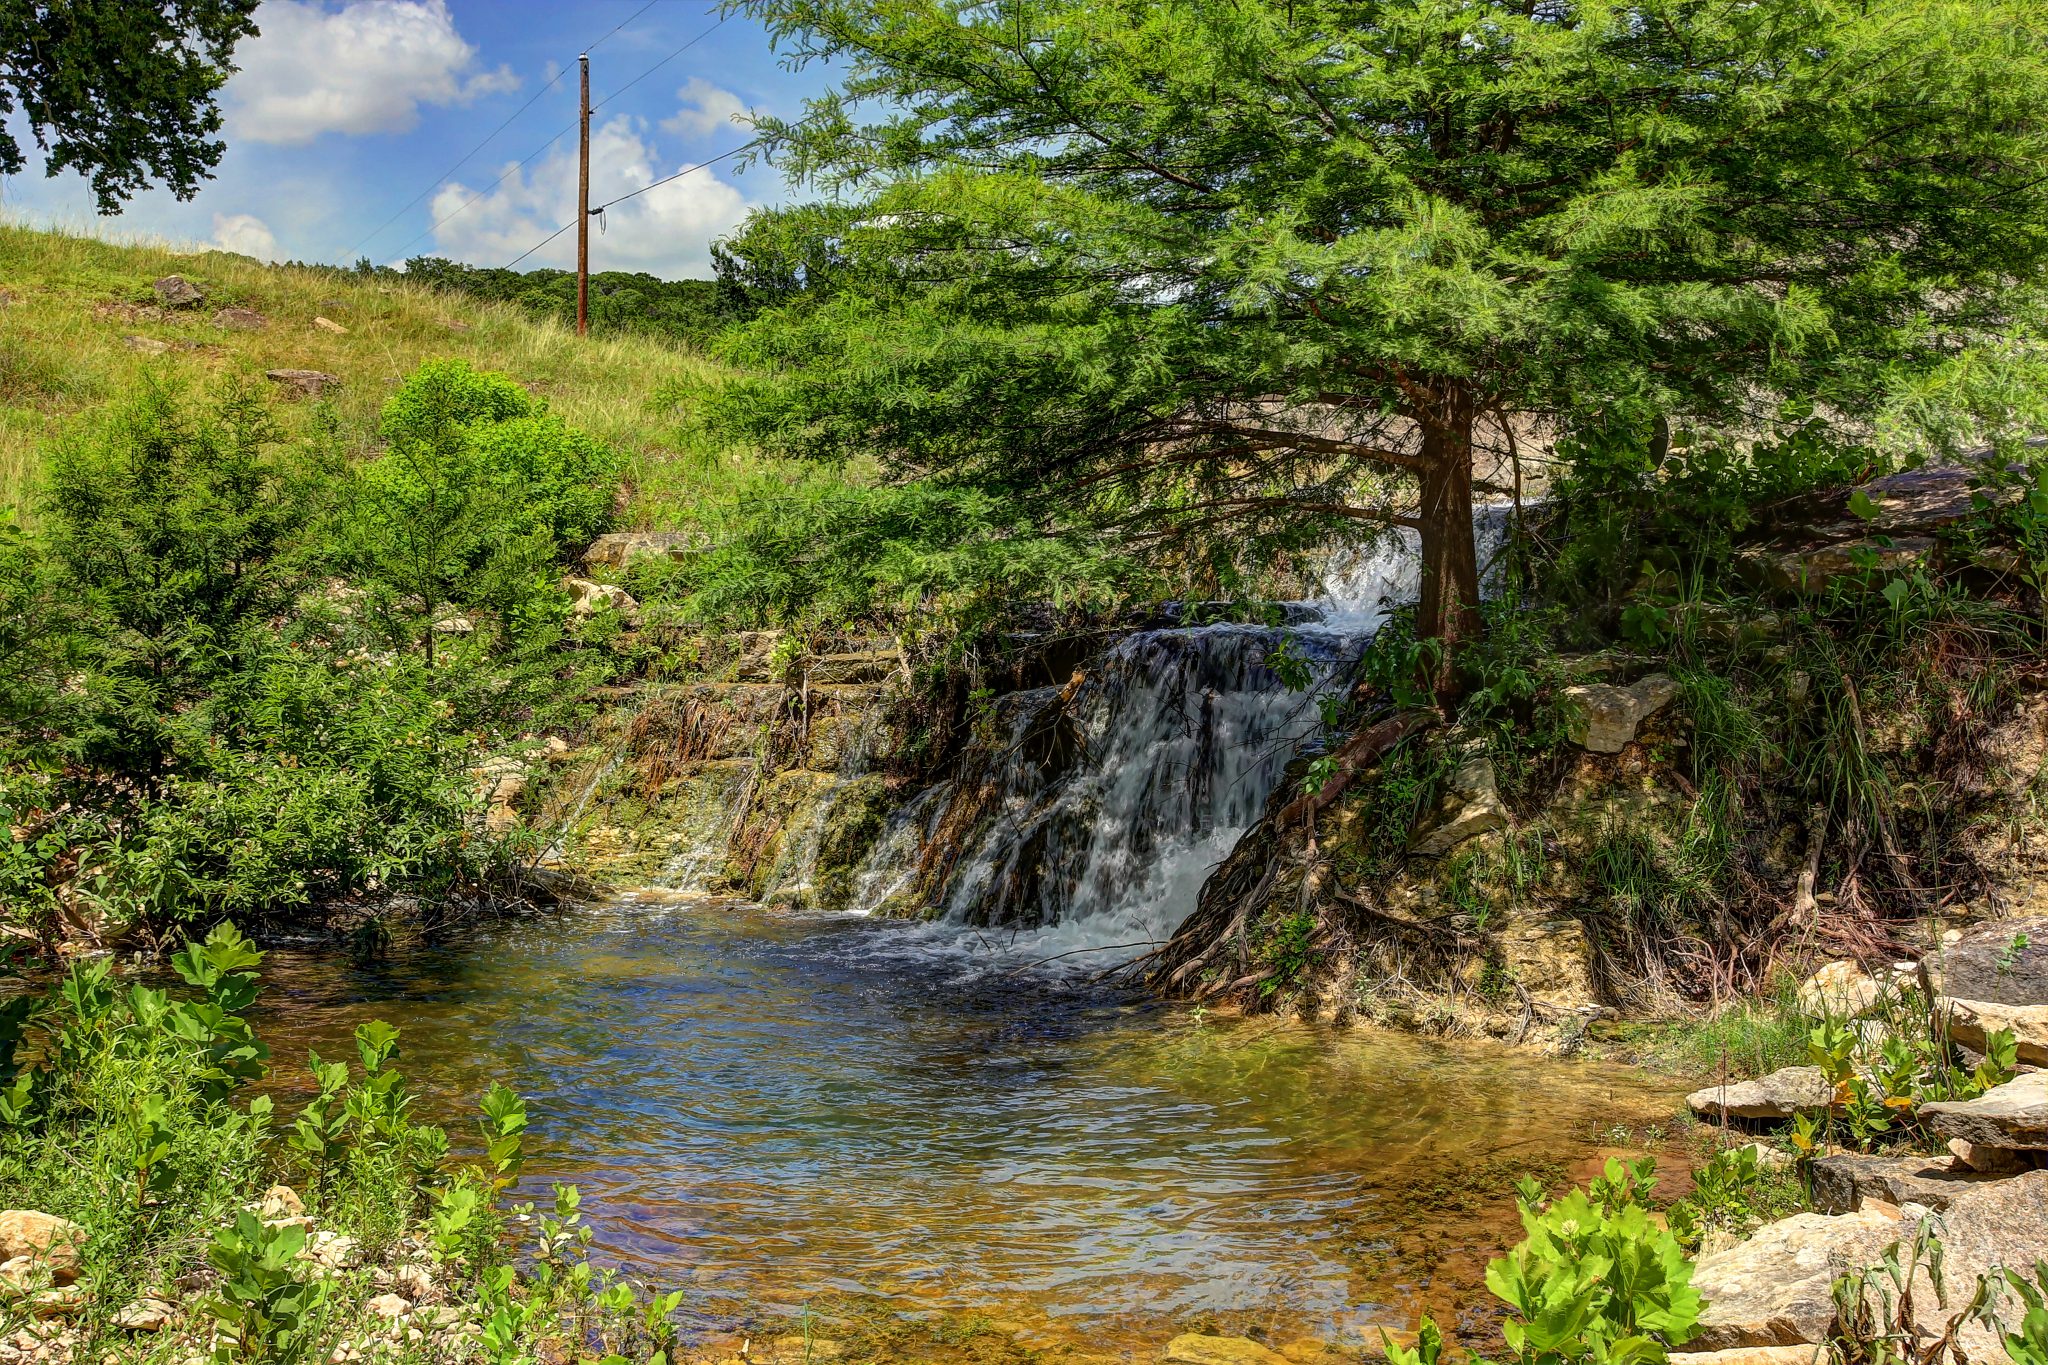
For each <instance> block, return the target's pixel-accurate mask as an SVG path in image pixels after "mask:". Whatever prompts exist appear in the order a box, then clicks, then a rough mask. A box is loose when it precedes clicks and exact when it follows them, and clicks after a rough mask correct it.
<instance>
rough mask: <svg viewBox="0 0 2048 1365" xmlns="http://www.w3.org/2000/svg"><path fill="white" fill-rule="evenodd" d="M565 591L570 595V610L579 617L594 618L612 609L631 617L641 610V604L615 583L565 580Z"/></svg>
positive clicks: (563, 585)
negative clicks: (601, 612)
mask: <svg viewBox="0 0 2048 1365" xmlns="http://www.w3.org/2000/svg"><path fill="white" fill-rule="evenodd" d="M562 587H563V589H564V590H565V591H566V592H568V594H569V610H570V611H572V612H574V613H575V614H576V615H578V616H594V615H596V614H597V613H598V612H600V611H602V610H605V609H606V608H610V609H611V610H613V611H616V612H618V613H619V614H621V615H630V614H632V613H634V612H637V611H639V610H640V604H639V603H638V602H635V601H634V600H633V595H632V594H631V593H629V592H627V591H626V590H625V589H624V588H622V587H619V586H618V585H617V584H615V583H593V582H592V581H591V580H589V579H587V578H565V579H563V580H562Z"/></svg>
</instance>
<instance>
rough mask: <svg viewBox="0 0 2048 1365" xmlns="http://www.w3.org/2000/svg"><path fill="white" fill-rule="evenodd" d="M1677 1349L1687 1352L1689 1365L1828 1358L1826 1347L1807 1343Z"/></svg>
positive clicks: (1797, 1364) (1781, 1363) (1806, 1363)
mask: <svg viewBox="0 0 2048 1365" xmlns="http://www.w3.org/2000/svg"><path fill="white" fill-rule="evenodd" d="M1674 1349H1675V1350H1679V1351H1683V1352H1685V1365H1820V1363H1821V1362H1823V1361H1825V1360H1826V1359H1827V1352H1826V1351H1825V1350H1824V1349H1823V1348H1822V1347H1819V1346H1814V1345H1809V1344H1807V1343H1804V1342H1802V1343H1800V1344H1799V1345H1796V1346H1735V1347H1731V1348H1730V1349H1728V1350H1725V1351H1695V1350H1692V1349H1691V1348H1690V1347H1689V1346H1679V1347H1675V1348H1674Z"/></svg>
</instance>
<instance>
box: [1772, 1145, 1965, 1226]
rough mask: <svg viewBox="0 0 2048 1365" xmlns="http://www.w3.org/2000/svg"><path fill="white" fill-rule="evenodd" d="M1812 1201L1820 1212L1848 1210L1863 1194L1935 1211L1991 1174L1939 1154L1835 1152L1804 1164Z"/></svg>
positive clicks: (1852, 1209) (1860, 1203) (1858, 1203)
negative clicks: (1807, 1168) (1808, 1165)
mask: <svg viewBox="0 0 2048 1365" xmlns="http://www.w3.org/2000/svg"><path fill="white" fill-rule="evenodd" d="M1810 1169H1811V1172H1812V1181H1813V1206H1814V1208H1816V1209H1818V1210H1820V1211H1821V1212H1822V1213H1853V1212H1855V1211H1856V1210H1857V1209H1859V1208H1861V1207H1862V1206H1863V1202H1864V1201H1865V1200H1867V1199H1877V1200H1881V1201H1883V1202H1884V1203H1887V1204H1896V1205H1899V1206H1900V1207H1904V1206H1905V1205H1907V1204H1917V1205H1919V1206H1920V1207H1922V1208H1927V1209H1934V1210H1936V1211H1939V1210H1941V1209H1945V1208H1947V1207H1948V1206H1949V1205H1951V1204H1953V1203H1954V1202H1955V1201H1956V1200H1957V1199H1958V1198H1960V1197H1961V1196H1962V1195H1964V1194H1967V1193H1968V1192H1969V1191H1971V1190H1972V1189H1975V1188H1976V1187H1977V1186H1979V1185H1981V1184H1983V1183H1984V1182H1985V1181H1987V1180H1993V1179H1996V1178H1997V1177H1995V1176H1992V1175H1987V1174H1985V1173H1983V1172H1980V1171H1976V1170H1973V1169H1971V1168H1970V1167H1968V1166H1958V1165H1957V1164H1956V1163H1954V1162H1952V1161H1949V1160H1947V1159H1946V1158H1942V1157H1920V1156H1908V1157H1889V1156H1864V1155H1862V1154H1861V1153H1857V1152H1838V1153H1836V1154H1834V1155H1832V1156H1824V1157H1821V1158H1819V1159H1818V1160H1816V1161H1815V1162H1814V1163H1813V1165H1812V1167H1811V1168H1810Z"/></svg>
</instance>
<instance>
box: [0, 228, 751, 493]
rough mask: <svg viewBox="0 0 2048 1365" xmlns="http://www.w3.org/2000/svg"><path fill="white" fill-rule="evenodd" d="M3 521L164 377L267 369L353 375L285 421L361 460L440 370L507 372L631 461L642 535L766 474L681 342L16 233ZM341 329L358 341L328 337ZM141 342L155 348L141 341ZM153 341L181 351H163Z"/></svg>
mask: <svg viewBox="0 0 2048 1365" xmlns="http://www.w3.org/2000/svg"><path fill="white" fill-rule="evenodd" d="M170 274H178V275H183V276H184V277H185V278H187V279H189V280H192V281H193V282H194V283H196V284H198V285H199V286H200V287H201V288H202V289H204V290H205V291H206V296H207V297H206V301H205V302H204V303H203V304H202V305H201V306H199V307H197V308H194V309H188V310H183V311H179V312H173V313H170V314H169V315H167V316H165V317H162V318H156V317H151V316H149V315H147V314H138V312H137V311H136V310H138V309H141V308H145V307H147V306H149V305H152V304H154V303H155V302H156V298H155V295H154V293H153V291H152V289H151V284H152V282H153V281H154V280H156V279H158V278H160V277H162V276H164V275H170ZM0 290H4V291H6V294H7V295H8V296H9V298H10V300H11V302H0V507H6V506H9V505H13V506H15V507H17V508H20V509H22V513H23V515H24V516H25V517H28V518H32V517H33V509H32V504H33V493H34V489H35V485H36V482H37V479H38V477H39V475H40V472H41V469H42V467H43V461H44V456H45V452H46V451H47V449H48V447H49V445H50V444H51V443H52V442H54V441H57V440H61V439H63V438H64V437H65V436H66V435H67V434H68V433H70V432H72V431H73V430H74V429H76V428H77V427H78V426H79V425H80V424H81V423H86V422H90V421H91V420H93V418H94V415H95V414H96V413H97V412H98V411H99V410H100V409H101V408H102V407H103V406H105V405H106V404H108V403H110V402H112V401H115V400H117V399H119V398H120V397H122V396H123V395H124V394H126V393H128V392H129V391H131V390H133V389H135V388H137V387H139V386H140V385H142V384H143V383H144V382H146V381H147V380H148V379H149V378H151V377H171V378H174V379H178V380H182V381H184V382H186V383H188V384H193V385H199V386H204V385H207V384H209V383H211V382H214V381H217V380H220V379H225V378H229V377H234V376H244V377H248V378H251V379H253V380H255V382H257V383H258V384H261V383H262V382H263V381H262V378H261V376H262V374H263V372H264V371H265V370H267V369H307V370H323V371H326V372H328V373H330V374H335V375H338V376H340V377H341V379H342V387H341V389H340V392H339V393H338V394H336V395H334V396H333V398H332V399H331V400H330V401H329V402H328V403H324V404H313V403H290V402H287V401H285V395H284V394H283V393H282V392H280V393H279V394H278V395H277V399H278V401H277V402H276V404H275V406H276V408H277V410H278V415H279V417H280V418H281V419H282V420H283V421H284V423H285V426H286V429H287V431H288V432H289V433H291V434H293V435H302V434H305V433H306V432H308V431H310V430H311V429H312V425H313V423H315V422H316V421H326V420H329V419H328V417H327V416H326V414H327V413H328V412H329V411H331V414H332V417H331V420H332V421H333V423H334V424H335V433H336V434H337V435H339V436H340V437H341V443H342V445H343V446H344V448H345V449H354V450H358V451H361V450H367V449H368V448H369V447H370V445H371V443H372V441H373V440H374V433H375V430H376V420H377V413H378V410H379V409H380V408H381V406H382V405H383V402H384V399H385V398H386V397H387V396H388V394H389V393H390V391H391V388H392V387H393V386H394V385H395V384H396V383H397V382H398V381H399V379H400V378H401V377H402V376H404V375H406V374H409V373H410V372H411V371H412V370H413V369H414V368H415V367H417V366H418V365H419V363H420V362H421V361H423V360H427V359H431V358H434V357H439V356H452V357H459V358H462V359H466V360H469V361H471V362H472V363H474V364H476V365H479V366H483V367H487V368H491V369H498V370H503V371H505V372H507V373H509V374H510V375H511V376H512V377H513V378H514V379H516V380H518V381H519V382H520V383H521V384H524V385H525V386H527V387H528V388H529V389H531V390H533V391H534V392H535V393H537V394H540V395H542V396H544V397H546V398H547V400H548V402H549V403H550V404H551V406H552V407H553V408H554V410H555V411H557V412H558V413H560V414H561V415H562V416H563V417H564V418H566V419H567V420H568V421H569V422H570V423H572V424H573V425H575V426H578V427H581V428H582V429H584V430H586V431H589V432H591V433H593V434H595V435H597V436H600V437H602V438H603V439H605V440H607V441H609V442H611V443H612V444H613V445H615V446H616V447H617V448H618V449H619V450H621V451H622V452H624V453H625V454H626V456H627V458H628V477H629V480H630V484H631V486H632V488H633V489H634V491H635V494H636V496H635V499H634V502H633V504H632V506H631V507H629V508H628V509H627V511H626V513H625V518H624V519H625V520H626V521H627V522H628V523H629V524H633V523H637V524H653V523H655V522H659V521H670V520H675V519H677V518H679V517H682V516H685V515H687V513H688V511H689V509H690V508H691V507H692V506H694V505H695V503H696V502H697V501H698V500H699V498H701V497H702V496H704V495H706V494H707V493H711V492H715V491H716V490H718V489H722V488H724V487H727V486H729V485H730V484H731V483H732V482H733V481H734V480H735V479H737V478H738V477H739V476H740V475H742V474H744V473H746V472H748V471H749V470H751V469H755V468H757V466H758V462H756V461H754V460H752V459H751V457H749V456H748V455H747V454H746V453H745V452H729V451H725V450H720V449H715V448H707V447H704V446H702V445H701V443H699V442H698V441H697V439H696V438H695V437H694V436H693V434H692V432H691V430H690V424H689V422H688V416H689V414H688V412H687V411H686V405H687V395H688V394H689V393H690V392H692V391H693V390H694V389H696V388H698V387H699V386H701V385H702V384H703V383H705V382H715V380H716V379H717V377H718V375H719V373H720V371H719V367H718V366H717V365H715V364H714V363H713V362H711V361H709V360H707V359H706V358H705V357H703V356H701V355H698V354H695V353H693V352H691V351H689V350H687V349H685V348H683V347H681V346H678V345H676V344H674V343H672V342H668V341H665V340H662V339H659V338H652V337H642V336H614V337H584V338H579V337H577V336H576V335H575V334H574V332H573V331H572V330H570V329H568V328H564V327H562V326H561V325H559V324H558V323H555V322H553V321H551V320H547V319H543V318H535V317H533V316H530V315H528V314H526V313H524V312H522V311H521V310H519V309H518V308H516V307H515V306H513V305H509V304H485V303H478V302H476V301H473V300H470V299H466V298H463V297H460V296H457V295H452V294H443V293H438V292H436V291H434V290H431V289H427V288H424V287H421V286H417V285H413V284H409V283H406V282H404V281H393V280H390V279H388V278H387V279H365V278H362V277H359V276H356V275H353V274H351V273H349V272H347V271H342V270H334V269H329V268H325V267H310V266H269V265H263V264H261V263H259V262H257V261H253V260H251V259H249V258H247V257H244V256H235V255H230V254H227V253H223V252H218V251H192V250H181V249H177V248H173V247H170V246H166V245H148V244H130V243H117V242H111V241H106V240H101V239H97V238H93V237H88V236H82V235H75V234H69V233H63V232H50V231H40V230H35V229H31V228H27V227H23V226H19V225H15V224H8V223H5V222H0ZM228 307H235V308H250V309H254V310H256V311H257V312H259V313H261V314H263V315H264V317H265V318H267V319H268V325H267V326H266V327H264V328H263V329H262V330H260V331H236V330H231V329H227V328H222V327H219V326H216V325H215V324H214V322H213V316H214V314H215V313H216V312H217V311H218V310H220V309H222V308H228ZM315 318H326V319H328V320H329V321H331V322H335V323H338V324H340V325H341V326H342V327H345V328H347V329H348V330H347V331H346V332H333V331H329V330H326V329H324V328H320V327H316V326H315V325H314V319H315ZM130 338H139V339H140V340H138V341H131V340H130ZM152 343H161V344H163V345H166V346H168V347H169V348H170V349H168V350H164V351H157V350H156V347H155V345H154V344H152Z"/></svg>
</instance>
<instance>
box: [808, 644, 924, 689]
mask: <svg viewBox="0 0 2048 1365" xmlns="http://www.w3.org/2000/svg"><path fill="white" fill-rule="evenodd" d="M902 668H903V661H902V659H901V657H900V656H899V655H898V654H897V653H896V652H895V651H894V650H886V649H885V650H868V651H863V652H860V653H850V654H820V655H818V656H817V657H816V658H814V659H812V660H811V661H810V662H809V663H808V664H806V665H805V666H804V674H805V676H806V677H808V678H809V679H810V680H811V681H812V682H813V683H815V684H820V685H823V686H828V687H829V686H837V685H841V684H870V683H885V682H888V681H889V680H890V679H891V678H894V677H896V676H897V675H898V674H899V673H900V672H901V671H902Z"/></svg>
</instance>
